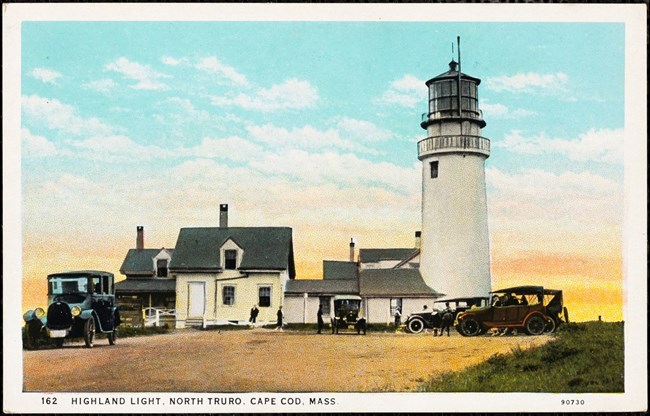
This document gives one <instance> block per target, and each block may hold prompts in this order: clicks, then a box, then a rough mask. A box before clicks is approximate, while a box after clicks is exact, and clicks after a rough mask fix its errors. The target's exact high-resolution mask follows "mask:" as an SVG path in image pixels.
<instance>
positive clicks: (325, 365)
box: [23, 328, 549, 392]
mask: <svg viewBox="0 0 650 416" xmlns="http://www.w3.org/2000/svg"><path fill="white" fill-rule="evenodd" d="M548 339H549V338H548V337H547V336H538V337H532V336H514V337H489V336H482V337H476V338H466V337H461V336H460V335H458V334H457V333H453V334H452V336H451V337H447V336H444V337H436V338H434V337H433V336H431V334H419V335H413V334H403V333H399V334H392V333H368V335H366V336H358V335H338V336H336V335H330V334H323V335H316V334H308V333H304V332H290V331H284V332H279V331H273V330H269V329H262V328H258V329H254V330H242V331H221V332H217V331H197V330H186V331H182V332H176V333H172V334H167V335H157V336H148V337H136V338H126V339H118V343H117V345H115V346H109V345H108V341H107V340H106V339H100V340H96V342H95V347H94V348H93V349H86V348H83V344H82V343H74V344H66V345H65V346H64V347H63V348H62V349H45V350H39V351H25V352H24V355H23V356H24V390H25V391H51V392H64V391H76V392H256V391H258V392H259V391H262V392H315V391H321V392H372V391H379V392H382V391H412V390H414V389H416V388H417V386H418V385H419V384H420V383H422V382H423V381H425V380H426V379H428V377H429V376H430V375H433V374H436V373H439V372H444V371H453V370H459V369H462V368H465V367H467V366H470V365H473V364H476V363H478V362H481V361H483V360H485V359H487V358H488V357H490V356H491V355H493V354H496V353H507V352H509V351H511V350H512V349H513V348H515V346H517V345H518V346H520V347H521V348H522V349H526V348H529V347H531V346H535V345H540V344H542V343H544V342H547V341H548Z"/></svg>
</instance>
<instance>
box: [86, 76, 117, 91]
mask: <svg viewBox="0 0 650 416" xmlns="http://www.w3.org/2000/svg"><path fill="white" fill-rule="evenodd" d="M83 87H84V88H86V89H89V90H94V91H98V92H102V93H108V92H111V91H112V90H114V89H115V88H116V87H117V84H116V83H115V81H113V80H112V79H110V78H106V79H98V80H95V81H91V82H88V83H86V84H83Z"/></svg>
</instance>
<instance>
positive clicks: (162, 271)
mask: <svg viewBox="0 0 650 416" xmlns="http://www.w3.org/2000/svg"><path fill="white" fill-rule="evenodd" d="M156 269H157V272H156V276H158V277H167V259H159V260H158V261H157V262H156Z"/></svg>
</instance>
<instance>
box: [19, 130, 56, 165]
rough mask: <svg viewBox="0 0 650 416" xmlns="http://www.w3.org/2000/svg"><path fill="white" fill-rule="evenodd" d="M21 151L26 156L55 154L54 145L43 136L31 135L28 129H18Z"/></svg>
mask: <svg viewBox="0 0 650 416" xmlns="http://www.w3.org/2000/svg"><path fill="white" fill-rule="evenodd" d="M20 137H21V140H22V145H23V146H22V153H23V155H24V156H26V157H33V158H40V157H48V156H54V155H56V153H57V152H56V146H55V145H54V143H52V142H51V141H49V140H48V139H47V138H45V137H43V136H36V135H33V134H32V133H31V132H30V131H29V130H28V129H21V130H20Z"/></svg>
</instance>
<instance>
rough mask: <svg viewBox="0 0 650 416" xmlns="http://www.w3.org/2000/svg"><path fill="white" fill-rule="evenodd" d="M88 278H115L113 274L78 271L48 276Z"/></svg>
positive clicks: (49, 276) (97, 271)
mask: <svg viewBox="0 0 650 416" xmlns="http://www.w3.org/2000/svg"><path fill="white" fill-rule="evenodd" d="M86 276H109V277H113V273H111V272H103V271H99V270H78V271H72V272H61V273H52V274H48V275H47V277H48V278H51V277H86Z"/></svg>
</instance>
